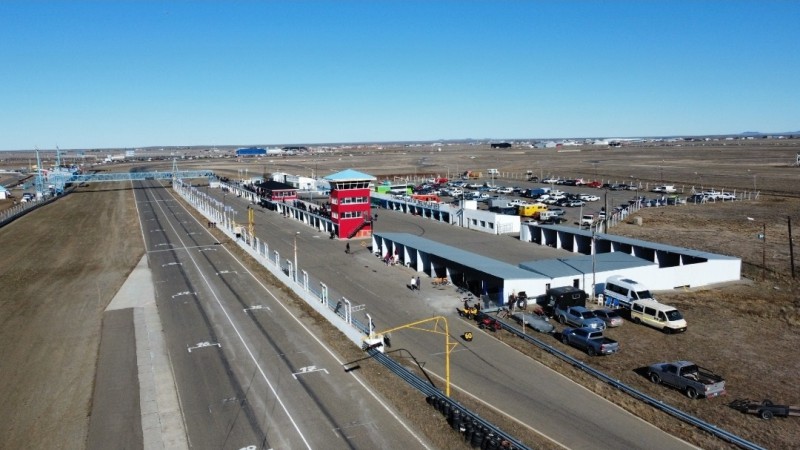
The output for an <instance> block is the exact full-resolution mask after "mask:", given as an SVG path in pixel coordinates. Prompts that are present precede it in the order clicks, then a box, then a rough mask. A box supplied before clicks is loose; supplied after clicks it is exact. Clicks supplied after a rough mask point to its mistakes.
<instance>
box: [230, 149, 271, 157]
mask: <svg viewBox="0 0 800 450" xmlns="http://www.w3.org/2000/svg"><path fill="white" fill-rule="evenodd" d="M266 154H267V149H265V148H260V147H242V148H237V149H236V156H237V157H238V156H266Z"/></svg>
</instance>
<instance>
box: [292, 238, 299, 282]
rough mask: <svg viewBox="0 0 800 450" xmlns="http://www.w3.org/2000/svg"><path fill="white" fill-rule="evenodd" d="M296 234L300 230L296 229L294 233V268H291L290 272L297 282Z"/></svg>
mask: <svg viewBox="0 0 800 450" xmlns="http://www.w3.org/2000/svg"><path fill="white" fill-rule="evenodd" d="M298 235H300V232H299V231H296V232H295V233H294V268H293V270H292V272H294V273H293V274H292V278H293V279H294V282H295V283H297V236H298Z"/></svg>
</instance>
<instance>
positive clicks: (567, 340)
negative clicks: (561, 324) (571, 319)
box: [561, 334, 569, 345]
mask: <svg viewBox="0 0 800 450" xmlns="http://www.w3.org/2000/svg"><path fill="white" fill-rule="evenodd" d="M561 342H563V343H564V344H566V345H569V338H568V337H566V336H564V335H563V334H562V335H561Z"/></svg>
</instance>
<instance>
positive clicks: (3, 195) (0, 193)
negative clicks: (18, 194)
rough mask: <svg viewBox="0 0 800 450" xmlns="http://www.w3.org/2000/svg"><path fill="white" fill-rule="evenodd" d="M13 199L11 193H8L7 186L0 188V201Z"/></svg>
mask: <svg viewBox="0 0 800 450" xmlns="http://www.w3.org/2000/svg"><path fill="white" fill-rule="evenodd" d="M9 197H11V192H8V189H6V187H5V186H0V200H5V199H7V198H9Z"/></svg>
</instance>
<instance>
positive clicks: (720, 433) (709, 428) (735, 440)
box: [477, 310, 764, 450]
mask: <svg viewBox="0 0 800 450" xmlns="http://www.w3.org/2000/svg"><path fill="white" fill-rule="evenodd" d="M488 312H492V311H491V310H489V311H484V312H481V313H480V314H479V315H478V317H477V318H478V319H480V317H481V316H487V317H488V316H489V314H487V313H488ZM495 312H496V311H495ZM498 322H499V323H500V326H502V327H503V329H504V330H506V331H508V332H509V333H512V334H515V335H517V336H518V337H520V338H522V339H524V340H526V341H528V342H530V343H531V344H534V345H536V346H537V347H539V348H540V349H542V350H544V351H546V352H548V353H550V354H551V355H554V356H556V357H558V358H561V359H562V360H564V361H565V362H567V363H569V364H571V365H572V366H574V367H576V368H578V369H580V370H583V371H584V372H586V373H588V374H590V375H593V376H594V377H596V378H598V379H600V380H601V381H604V382H606V383H608V384H609V385H611V386H612V387H615V388H617V389H619V390H620V391H622V392H624V393H626V394H628V395H630V396H631V397H633V398H635V399H637V400H640V401H642V402H644V403H647V404H648V405H651V406H653V407H655V408H657V409H659V410H661V411H663V412H665V413H667V414H669V415H671V416H673V417H675V418H677V419H680V420H682V421H684V422H686V423H688V424H690V425H694V426H695V427H697V428H700V429H701V430H703V431H706V432H708V433H711V434H712V435H714V436H716V437H718V438H720V439H723V440H725V441H727V442H730V443H731V444H734V445H737V446H739V447H741V448H745V449H748V450H764V448H763V447H761V446H759V445H757V444H755V443H753V442H750V441H748V440H746V439H743V438H741V437H739V436H736V435H735V434H733V433H730V432H728V431H725V430H723V429H721V428H717V426H715V425H713V424H710V423H708V422H705V421H702V420H700V419H698V418H697V417H694V416H692V415H691V414H688V413H685V412H683V411H681V410H680V409H678V408H675V407H673V406H670V405H668V404H666V403H664V402H662V401H661V400H658V399H655V398H653V397H650V396H649V395H647V394H644V393H642V392H639V391H637V390H636V389H634V388H632V387H630V386H628V385H626V384H624V383H621V382H619V381H618V380H615V379H613V378H611V377H610V376H608V375H606V374H605V373H603V372H601V371H599V370H597V369H595V368H593V367H591V366H589V365H587V364H584V363H583V362H582V361H579V360H577V359H575V358H573V357H572V356H569V355H568V354H566V353H564V352H561V351H560V350H557V349H556V348H554V347H553V346H551V345H548V344H546V343H544V342H542V341H540V340H539V339H536V338H535V337H533V336H531V335H529V334H523V333H522V332H521V331H519V330H517V329H516V328H514V327H513V326H511V325H509V324H507V323H505V322H503V321H500V320H498Z"/></svg>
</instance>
